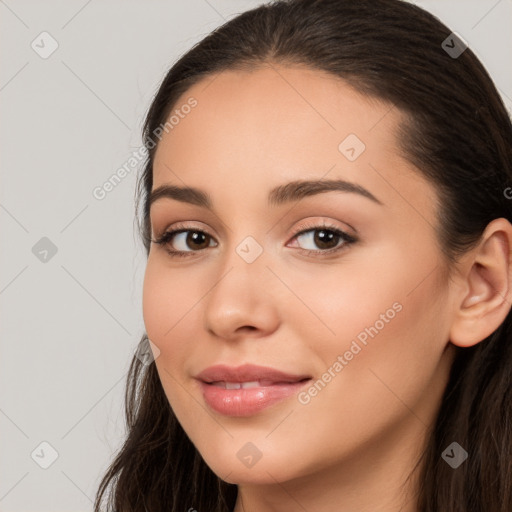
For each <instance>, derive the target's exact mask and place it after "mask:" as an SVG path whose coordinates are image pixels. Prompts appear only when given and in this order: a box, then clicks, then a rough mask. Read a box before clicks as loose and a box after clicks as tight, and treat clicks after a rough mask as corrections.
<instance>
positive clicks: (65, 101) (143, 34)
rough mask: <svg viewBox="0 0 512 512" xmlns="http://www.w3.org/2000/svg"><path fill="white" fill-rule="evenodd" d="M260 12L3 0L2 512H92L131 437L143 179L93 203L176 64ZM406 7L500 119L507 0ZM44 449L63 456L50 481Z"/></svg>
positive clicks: (511, 43) (202, 3) (509, 84)
mask: <svg viewBox="0 0 512 512" xmlns="http://www.w3.org/2000/svg"><path fill="white" fill-rule="evenodd" d="M259 3H260V2H259V1H249V0H231V1H220V0H209V1H207V0H188V1H186V2H185V1H180V2H178V1H172V2H171V1H166V2H164V1H156V0H155V1H146V2H143V1H142V0H139V1H127V0H124V1H112V0H107V1H106V0H104V1H99V0H92V1H91V0H89V1H84V0H72V1H70V0H67V1H64V0H62V1H55V0H52V1H45V2H41V1H38V2H37V1H32V2H29V1H17V2H16V1H15V0H5V1H3V0H0V15H1V18H0V20H1V21H0V23H1V28H0V38H1V41H0V49H1V50H0V51H1V57H2V66H1V68H0V93H1V94H0V102H1V103H0V104H1V125H0V126H1V128H0V129H1V137H0V140H1V145H2V147H1V152H0V154H1V161H0V162H1V172H2V176H1V196H0V223H1V229H2V235H1V236H2V238H1V240H2V243H1V252H0V258H1V267H0V268H1V270H2V272H1V275H0V301H1V302H0V303H1V308H2V322H1V329H2V330H1V333H2V337H1V358H0V365H1V366H0V383H1V384H0V429H1V436H0V450H1V452H0V510H1V511H4V512H7V511H9V512H15V511H53V512H59V511H64V510H66V511H69V510H76V511H85V510H92V501H93V499H94V494H95V492H96V489H97V486H98V484H99V481H100V477H101V476H102V474H103V471H104V470H105V469H106V468H107V466H108V463H109V461H110V460H111V458H112V454H113V453H114V451H115V450H116V449H117V448H118V447H119V446H120V444H121V442H122V440H123V437H124V434H125V430H124V429H125V427H124V417H123V393H124V382H125V380H124V379H125V375H126V372H127V369H128V365H129V362H130V360H131V357H132V355H133V353H134V350H135V349H136V347H137V343H138V342H139V340H140V336H141V335H142V334H143V332H144V324H143V319H142V303H141V297H142V293H141V292H142V280H143V275H144V265H145V256H144V252H143V249H142V243H141V242H140V241H139V240H138V238H137V232H136V230H135V228H134V222H133V220H134V187H135V178H136V172H137V169H133V170H132V171H131V173H130V174H129V175H128V176H127V177H126V178H125V179H124V180H123V181H122V182H121V183H120V184H119V185H118V186H117V187H115V189H114V190H112V191H111V192H110V193H109V194H107V196H106V197H105V198H104V199H103V200H98V199H96V198H95V197H93V194H92V191H93V189H94V188H95V187H97V186H101V185H102V184H103V183H104V182H105V181H106V180H108V178H109V177H110V176H111V175H112V174H113V173H114V172H115V171H116V170H117V169H118V168H119V167H121V166H122V165H123V164H124V163H125V162H126V161H127V160H128V158H129V157H130V156H131V153H132V151H135V150H136V149H137V148H139V147H140V144H141V140H140V128H141V123H142V120H143V116H144V114H145V112H146V109H147V107H148V106H149V103H150V101H151V98H152V96H153V94H154V92H155V90H156V87H157V86H158V84H159V82H160V80H161V79H162V78H163V75H164V73H165V72H166V70H167V69H168V67H169V66H170V65H171V64H172V62H174V61H175V60H176V58H177V57H178V56H179V55H181V54H182V53H183V52H185V51H186V50H187V49H189V48H190V47H191V46H192V45H193V44H194V43H195V42H196V41H198V40H199V39H201V38H202V37H203V36H205V35H206V34H207V33H208V32H209V31H211V30H212V29H213V28H215V27H216V26H217V25H219V24H221V23H223V22H224V21H225V20H227V19H229V18H231V17H232V16H233V15H235V14H237V13H239V12H242V11H244V10H246V9H249V8H251V7H253V6H256V5H259ZM416 3H418V4H419V5H421V6H423V7H425V8H426V9H427V10H429V11H430V12H432V13H433V14H435V15H437V16H438V17H440V18H441V20H442V21H444V22H445V23H446V24H447V25H448V26H449V27H450V28H451V29H452V30H454V31H457V32H458V33H459V34H461V35H462V37H463V38H464V39H465V40H466V41H467V42H468V43H469V46H470V47H471V48H472V49H473V51H475V53H476V54H477V55H478V56H479V58H480V59H481V60H482V62H483V63H484V65H485V66H486V67H487V69H488V70H489V72H490V74H491V76H492V77H493V79H494V80H495V83H496V85H497V86H498V88H499V90H500V92H501V94H502V96H503V98H504V99H505V101H506V104H507V108H508V109H509V111H510V110H511V107H512V100H511V99H510V98H512V67H511V65H510V63H511V62H512V59H511V57H512V36H511V34H512V30H511V28H512V27H511V25H512V1H511V0H500V1H496V0H492V1H484V0H478V1H477V0H473V1H467V0H461V1H453V0H452V1H447V0H438V1H434V0H430V1H419V2H416ZM43 31H47V32H48V33H49V34H51V36H52V37H53V38H54V39H55V40H56V41H57V43H58V45H59V46H58V48H57V50H56V51H55V52H54V53H53V54H52V55H51V56H49V57H48V58H46V59H44V58H42V57H41V56H40V55H39V54H38V53H36V51H35V50H34V49H33V48H32V47H31V43H32V41H34V40H35V41H36V43H37V44H39V46H40V47H41V46H42V45H43V44H44V49H45V50H46V51H47V50H48V48H50V41H49V39H46V40H45V42H44V43H41V42H40V41H41V40H40V38H38V36H39V34H40V33H41V32H43ZM440 43H441V42H440ZM40 51H43V48H41V50H40ZM43 237H47V238H48V239H49V240H50V241H51V243H52V244H53V245H54V246H55V247H56V249H57V252H56V253H55V254H54V255H52V253H51V251H50V252H48V254H47V255H46V256H45V253H44V252H39V251H42V250H44V249H45V243H46V244H47V242H45V241H42V242H40V240H41V238H43ZM36 244H39V245H36ZM41 244H42V245H41ZM34 246H36V249H34V250H33V247H34ZM34 252H35V253H36V254H34ZM44 257H46V261H41V259H40V258H44ZM42 442H47V443H49V444H50V445H51V446H52V447H53V448H54V449H55V450H56V452H57V453H58V457H57V458H56V460H55V461H54V462H53V463H52V464H51V465H50V466H49V467H48V468H47V469H43V468H42V467H40V464H44V463H45V461H46V463H48V462H50V461H51V460H50V458H49V457H50V456H51V450H50V449H49V448H48V447H47V446H46V445H42V446H41V445H40V444H41V443H42ZM34 450H35V451H34ZM31 454H33V455H31ZM36 461H37V463H36Z"/></svg>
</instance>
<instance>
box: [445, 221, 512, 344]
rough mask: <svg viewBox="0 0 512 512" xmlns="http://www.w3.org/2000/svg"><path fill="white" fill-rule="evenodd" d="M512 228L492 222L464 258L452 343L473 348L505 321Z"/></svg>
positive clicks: (508, 304) (510, 283) (511, 268)
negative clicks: (476, 244)
mask: <svg viewBox="0 0 512 512" xmlns="http://www.w3.org/2000/svg"><path fill="white" fill-rule="evenodd" d="M511 248H512V225H511V224H510V222H509V221H508V220H506V219H504V218H499V219H494V220H493V221H492V222H490V223H489V224H488V225H487V227H486V229H485V231H484V233H483V235H482V238H481V241H480V243H479V244H478V246H477V247H476V248H474V249H472V250H471V251H470V252H469V253H468V255H467V257H465V258H463V261H464V263H463V264H462V268H461V275H462V276H463V277H464V278H463V280H462V282H461V286H460V287H459V288H460V290H459V291H458V292H456V293H458V296H457V297H456V302H455V307H456V309H455V312H454V319H453V323H452V326H451V329H450V341H451V342H452V343H453V344H454V345H457V346H460V347H470V346H473V345H476V344H477V343H479V342H480V341H482V340H484V339H485V338H487V337H488V336H489V335H491V334H492V333H493V332H494V331H495V330H496V329H497V328H498V327H499V326H500V325H501V324H502V323H503V321H504V320H505V318H506V317H507V314H508V313H509V311H510V308H511V299H512V293H511V292H512V290H511V286H512V265H511V252H510V251H511Z"/></svg>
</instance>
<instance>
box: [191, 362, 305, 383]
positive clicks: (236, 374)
mask: <svg viewBox="0 0 512 512" xmlns="http://www.w3.org/2000/svg"><path fill="white" fill-rule="evenodd" d="M309 378H311V377H310V376H309V375H304V374H300V375H299V374H291V373H285V372H282V371H280V370H276V369H274V368H269V367H267V366H257V365H254V364H244V365H242V366H236V367H234V366H227V365H223V364H219V365H215V366H210V367H208V368H206V369H205V370H203V371H202V372H200V373H198V374H197V375H196V379H199V380H202V381H203V382H253V381H261V380H265V381H270V382H272V383H276V384H277V383H281V382H298V381H301V380H304V379H309Z"/></svg>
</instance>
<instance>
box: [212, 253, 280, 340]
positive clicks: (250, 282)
mask: <svg viewBox="0 0 512 512" xmlns="http://www.w3.org/2000/svg"><path fill="white" fill-rule="evenodd" d="M248 261H250V260H247V261H246V260H244V258H243V257H241V256H240V254H239V253H237V252H236V251H235V250H232V252H231V253H230V255H229V256H227V257H226V258H225V260H224V262H223V265H222V272H219V276H220V277H219V278H218V279H217V280H216V281H215V284H214V285H213V287H212V289H211V291H210V293H208V294H207V296H206V297H205V309H204V318H205V327H206V330H207V331H208V332H209V333H210V334H211V335H214V336H215V337H218V338H223V339H226V340H236V339H240V338H246V337H251V338H259V337H264V336H268V335H270V334H272V333H273V332H274V331H275V330H276V329H277V328H278V326H279V310H278V306H279V304H278V301H279V298H278V297H279V293H272V292H273V289H272V287H273V286H274V287H275V286H276V283H277V282H278V281H277V280H276V278H275V276H274V275H273V273H272V272H271V271H270V270H269V269H268V268H267V263H268V262H267V258H266V257H265V253H264V252H263V253H262V254H261V255H260V256H259V257H258V258H257V259H256V260H254V261H252V262H248Z"/></svg>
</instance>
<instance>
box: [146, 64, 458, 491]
mask: <svg viewBox="0 0 512 512" xmlns="http://www.w3.org/2000/svg"><path fill="white" fill-rule="evenodd" d="M191 97H193V98H194V99H195V101H196V102H197V104H195V106H194V107H193V108H192V109H188V108H186V109H182V112H185V111H186V112H188V113H187V114H186V115H182V116H180V117H179V122H178V123H174V124H173V126H172V129H170V130H168V132H165V133H164V135H163V138H162V139H161V141H160V142H159V145H158V148H157V151H156V155H155V161H154V168H153V181H154V183H153V191H155V190H156V189H158V188H160V187H162V186H166V185H172V186H174V187H192V188H195V189H199V190H200V191H202V192H204V194H207V197H208V199H209V200H210V202H211V204H210V205H209V206H207V207H205V206H204V205H201V204H193V202H188V201H185V199H186V195H185V194H183V193H181V194H180V196H176V195H174V196H172V194H167V195H166V194H160V195H159V197H158V198H157V199H156V200H155V201H154V202H153V203H152V205H151V210H150V212H151V214H150V217H151V228H152V237H153V239H155V240H156V239H159V238H161V237H162V235H164V234H165V233H169V232H171V231H178V232H177V233H174V234H173V235H172V236H168V237H167V239H164V242H163V243H161V244H157V243H152V244H151V249H150V253H149V258H148V262H147V268H146V273H145V279H144V290H143V315H144V322H145V326H146V330H147V334H148V337H149V339H150V340H151V341H152V343H153V344H154V346H155V347H157V348H158V350H159V355H158V357H157V359H156V361H155V364H156V367H157V371H158V374H159V376H160V379H161V382H162V385H163V388H164V390H165V393H166V396H167V398H168V400H169V402H170V405H171V407H172V409H173V410H174V412H175V414H176V416H177V418H178V420H179V422H180V424H181V425H182V427H183V428H184V430H185V431H186V433H187V434H188V436H189V437H190V439H191V441H192V442H193V443H194V445H195V446H196V447H197V449H198V450H199V452H200V453H201V455H202V456H203V458H204V460H205V461H206V463H207V464H208V465H209V466H210V467H211V468H212V470H213V471H214V472H215V473H216V474H217V475H218V476H220V477H221V478H223V479H224V480H226V481H228V482H232V483H244V482H245V483H248V482H252V483H274V482H275V481H276V480H277V481H280V482H281V481H286V480H291V479H294V478H300V477H306V476H309V475H313V474H321V473H322V472H324V473H325V472H329V474H331V475H332V474H335V473H334V472H335V470H336V468H342V467H343V465H344V464H345V467H347V466H346V463H347V462H348V461H352V462H354V461H360V463H361V464H362V463H363V461H366V460H369V459H371V460H373V461H376V460H378V459H379V457H382V458H383V459H385V457H387V456H388V455H389V452H390V450H392V449H395V448H396V445H397V444H400V443H401V446H405V445H407V444H408V443H409V445H410V446H417V445H418V440H419V439H421V436H422V434H423V432H424V431H425V428H426V426H427V425H428V424H429V423H430V422H431V421H433V419H434V417H435V415H436V412H437V408H438V406H439V403H440V400H441V396H442V392H443V390H444V387H445V385H446V382H447V375H448V371H449V366H450V363H451V359H450V357H451V355H452V354H451V352H450V350H451V349H450V350H448V348H449V346H450V344H449V343H448V332H449V323H450V319H449V317H448V315H447V311H448V310H449V308H448V307H447V305H448V304H449V300H450V296H449V290H448V288H447V287H448V284H447V280H446V279H445V273H444V272H445V263H444V260H443V257H442V253H441V251H440V248H439V244H438V241H437V238H436V235H435V231H434V229H435V226H436V224H437V219H436V197H437V196H436V193H435V189H434V188H433V187H432V186H431V185H430V184H429V183H427V182H426V181H425V180H424V179H423V178H422V177H421V175H420V173H419V171H418V170H417V169H415V168H414V167H413V166H412V165H411V164H410V163H409V162H407V161H406V160H405V159H403V158H402V157H401V156H400V155H399V151H398V141H397V140H396V129H397V127H398V123H399V122H400V120H401V117H400V115H401V114H400V112H398V111H397V109H394V108H391V107H392V106H391V105H389V104H384V103H379V102H377V101H375V100H370V99H368V98H366V97H363V96H361V95H359V93H358V92H357V91H356V90H354V89H352V88H351V87H349V86H348V85H347V84H346V83H345V82H343V81H341V80H339V79H337V78H334V77H331V76H330V75H328V74H323V73H320V72H318V71H313V70H310V69H307V68H303V67H281V66H274V69H272V68H270V67H261V68H258V69H254V70H252V71H226V72H223V73H221V74H219V75H217V76H216V77H215V79H214V80H212V77H209V78H208V79H205V80H203V81H202V82H200V83H198V84H196V85H195V86H193V87H192V88H190V89H189V90H188V91H187V92H186V93H185V94H184V95H183V96H182V98H180V100H179V101H178V102H177V104H176V105H175V107H174V110H176V109H178V110H179V109H180V107H181V106H182V105H185V104H187V100H189V98H191ZM305 181H314V182H317V181H319V183H318V184H316V185H310V186H302V187H300V188H299V187H297V186H295V185H288V184H290V183H291V184H297V182H305ZM335 182H337V183H338V184H337V185H335ZM343 182H345V184H343ZM329 184H331V185H332V186H333V187H334V188H332V189H329V188H328V185H329ZM347 184H348V185H347ZM278 187H280V188H279V189H277V188H278ZM275 189H277V192H276V190H275ZM198 197H199V195H197V194H196V195H195V196H194V197H193V198H192V199H194V198H196V199H197V198H198ZM195 203H199V202H198V201H195ZM169 251H176V252H177V254H176V253H175V254H174V255H173V254H171V253H170V252H169ZM246 364H252V365H259V366H263V367H267V368H271V369H273V370H278V371H281V372H284V373H286V374H290V375H292V376H293V377H290V378H289V379H288V380H289V381H294V382H288V383H287V384H284V383H283V382H284V380H286V379H285V378H284V380H283V379H281V381H280V380H279V378H278V377H276V376H272V375H271V374H263V373H261V371H259V373H258V371H256V372H255V373H248V374H236V373H234V374H227V376H226V377H224V379H223V377H222V374H221V375H220V376H219V375H218V374H217V375H213V376H212V375H210V379H209V380H211V381H219V380H230V381H232V382H240V381H257V382H253V383H252V386H254V387H252V388H249V389H222V388H221V386H223V384H222V382H221V383H218V385H215V384H205V383H203V382H202V381H201V380H199V379H198V378H197V377H198V375H199V374H200V373H201V372H203V371H204V370H206V369H207V368H209V367H212V366H214V365H226V366H228V367H235V368H236V367H240V366H242V365H246ZM203 375H204V374H203ZM269 375H270V377H269ZM258 376H259V377H258ZM237 377H239V378H238V380H237ZM265 378H266V380H267V381H268V382H264V381H265ZM299 378H304V379H307V380H302V381H300V382H299ZM294 379H295V380H294ZM279 382H280V383H279ZM228 387H237V386H236V385H235V386H231V385H228ZM205 391H206V394H205ZM395 453H396V452H395Z"/></svg>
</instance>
